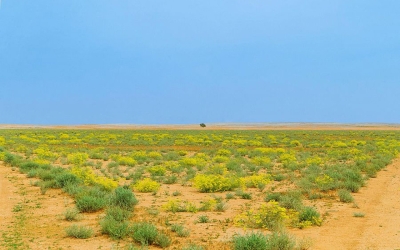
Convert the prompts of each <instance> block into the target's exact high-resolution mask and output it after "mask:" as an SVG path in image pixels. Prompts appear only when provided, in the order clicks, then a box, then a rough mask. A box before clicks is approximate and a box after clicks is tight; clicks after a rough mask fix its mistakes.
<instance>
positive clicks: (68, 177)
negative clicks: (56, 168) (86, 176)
mask: <svg viewBox="0 0 400 250" xmlns="http://www.w3.org/2000/svg"><path fill="white" fill-rule="evenodd" d="M56 183H57V186H58V187H60V188H63V187H65V186H66V185H68V184H71V185H77V184H79V183H80V180H79V179H78V177H76V176H75V175H73V174H71V173H63V174H61V175H58V176H57V177H56Z"/></svg>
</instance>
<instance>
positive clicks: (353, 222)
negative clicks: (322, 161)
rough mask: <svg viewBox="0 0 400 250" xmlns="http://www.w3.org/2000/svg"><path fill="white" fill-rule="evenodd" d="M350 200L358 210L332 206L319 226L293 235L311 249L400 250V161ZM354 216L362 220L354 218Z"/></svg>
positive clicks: (397, 160) (349, 207)
mask: <svg viewBox="0 0 400 250" xmlns="http://www.w3.org/2000/svg"><path fill="white" fill-rule="evenodd" d="M353 197H354V199H355V203H356V204H357V206H358V208H357V207H355V206H354V204H352V203H350V204H344V205H342V206H340V207H332V209H331V211H330V214H329V216H328V217H327V220H326V221H325V222H324V223H323V225H322V226H321V227H319V228H315V227H314V228H308V229H303V230H294V231H292V233H293V234H295V235H296V236H298V237H299V238H301V237H308V238H311V239H312V241H313V247H312V249H332V250H333V249H354V250H375V249H379V250H383V249H392V250H393V249H400V224H399V222H400V159H399V158H398V159H395V160H394V161H393V163H392V164H390V165H389V166H387V167H386V168H385V169H384V170H382V171H381V172H379V173H378V175H377V178H373V179H370V180H369V181H368V183H367V186H366V187H364V188H361V189H360V191H359V192H358V193H355V194H354V195H353ZM354 213H363V214H365V217H354Z"/></svg>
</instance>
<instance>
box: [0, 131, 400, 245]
mask: <svg viewBox="0 0 400 250" xmlns="http://www.w3.org/2000/svg"><path fill="white" fill-rule="evenodd" d="M199 130H201V131H199ZM397 130H400V126H398V125H385V124H381V125H380V124H362V125H359V124H355V125H354V124H348V125H346V124H344V125H340V124H339V125H338V124H252V125H248V124H246V125H241V124H229V125H225V124H214V125H207V127H206V128H200V127H199V126H198V125H185V126H182V125H159V126H139V125H138V126H131V125H82V126H29V125H24V126H19V125H0V144H1V143H2V145H3V148H4V150H7V151H9V152H11V153H13V154H14V157H16V158H18V159H19V161H20V162H19V163H18V165H13V166H14V167H12V166H10V165H12V164H9V165H6V164H3V163H2V162H0V211H1V214H0V239H1V241H2V242H0V249H126V246H127V245H130V244H134V245H135V246H136V247H138V246H139V244H138V242H137V241H136V242H135V241H134V240H133V239H132V238H131V237H130V236H129V237H128V236H125V237H124V238H123V240H121V241H118V240H115V239H114V240H112V239H111V238H110V236H109V235H106V234H104V233H102V226H101V223H99V222H101V221H102V219H104V218H105V217H106V213H107V211H108V207H105V208H104V207H103V208H101V209H100V210H96V211H95V212H90V213H88V212H84V211H81V213H80V215H79V218H80V219H79V220H78V221H76V222H70V221H66V220H65V219H64V213H65V211H67V210H68V209H72V208H75V207H77V205H76V202H77V199H78V198H76V197H74V196H73V195H72V194H71V193H70V194H67V193H66V192H68V191H65V192H64V191H62V190H61V189H59V188H54V186H51V187H50V188H48V189H47V188H46V189H44V185H47V184H51V183H53V184H51V185H54V183H55V178H56V175H55V173H57V172H56V171H53V170H56V169H55V168H58V169H59V170H61V171H64V172H65V173H72V174H73V175H75V176H77V178H82V180H85V183H83V181H82V182H80V184H79V185H80V188H83V189H82V190H84V189H85V188H87V190H91V189H93V190H94V189H95V188H99V187H103V188H106V186H105V185H113V189H109V190H108V191H107V192H109V193H104V195H108V194H110V193H112V192H113V190H114V189H115V187H117V186H123V185H125V187H128V188H129V190H132V191H133V192H134V195H135V196H136V198H137V200H138V201H139V203H138V204H137V205H136V206H135V208H134V211H133V213H132V215H133V216H132V217H130V218H129V219H127V221H126V222H127V223H131V224H135V223H139V222H143V221H145V222H149V223H152V224H153V225H156V227H157V228H158V230H159V231H160V232H162V233H165V234H166V235H167V236H168V237H169V238H170V239H171V240H172V245H171V247H170V248H168V249H182V247H184V246H188V245H189V244H191V243H195V244H196V245H201V246H204V247H205V249H215V248H218V249H220V250H223V249H231V246H232V245H231V243H230V242H231V240H232V238H233V237H234V236H235V235H236V234H241V235H243V234H247V233H249V232H252V231H255V232H263V233H269V231H268V230H266V229H265V228H268V229H270V230H271V231H272V230H273V229H271V228H269V227H265V226H256V227H254V225H253V226H252V225H251V224H240V223H249V221H250V220H249V218H250V217H246V219H245V220H244V221H246V220H248V221H247V222H239V220H238V218H240V216H244V214H246V212H247V211H251V210H253V211H254V212H259V211H261V207H262V206H264V205H265V204H268V206H269V205H270V204H271V203H270V202H269V201H270V200H271V199H269V198H268V197H276V198H273V199H272V200H276V201H277V204H278V203H279V206H280V208H282V209H283V210H285V213H286V214H287V215H288V217H287V219H286V221H285V228H286V230H287V232H288V233H289V234H291V235H293V236H295V238H296V239H297V241H298V242H299V241H303V242H309V243H310V244H305V245H310V246H311V247H309V248H304V249H356V250H361V249H368V250H372V249H400V227H399V226H398V222H399V221H400V212H399V211H400V158H399V157H398V152H399V150H400V134H399V132H397ZM203 131H204V132H203ZM2 150H3V149H1V150H0V157H2V159H3V160H4V159H5V158H4V157H5V154H6V153H5V152H2ZM396 155H397V156H396ZM24 161H28V162H30V163H32V164H36V165H34V166H36V168H35V169H28V170H26V169H25V171H24V173H22V172H20V169H19V168H20V167H21V164H22V162H24ZM48 164H51V166H50V165H48ZM387 164H388V165H387ZM46 166H50V168H47V167H46ZM53 168H54V169H53ZM85 169H86V170H87V171H89V172H88V173H89V175H92V176H93V177H90V178H92V179H91V181H92V182H91V184H87V183H86V181H87V180H88V179H85V178H87V176H86V177H85V174H84V172H82V171H83V170H85ZM86 170H85V171H86ZM21 171H22V170H21ZM64 172H63V173H64ZM198 176H200V177H201V176H203V177H204V178H209V179H207V181H210V180H211V179H210V178H213V176H214V177H215V176H216V177H217V178H218V179H225V180H229V185H232V187H231V188H226V189H221V190H219V189H215V190H212V191H202V190H201V187H200V186H198V183H199V182H196V177H198ZM45 178H46V179H45ZM229 178H230V179H229ZM262 178H267V179H262ZM145 180H149V181H153V184H155V185H158V188H156V189H155V191H154V190H153V191H142V190H140V189H139V187H138V186H137V185H138V183H140V182H142V181H145ZM236 181H241V183H242V184H241V185H239V184H238V185H237V186H234V185H236V184H233V183H236ZM255 181H257V183H258V184H252V183H253V182H254V183H256V182H255ZM264 181H265V182H264ZM196 183H197V184H196ZM132 191H130V192H132ZM339 191H346V192H347V194H348V195H350V197H352V198H354V201H350V202H348V203H346V202H345V201H343V200H342V197H340V195H339V193H340V192H339ZM80 192H81V193H82V194H83V193H84V191H80ZM85 192H86V191H85ZM296 192H297V193H296ZM246 195H247V196H248V197H247V198H246ZM107 197H108V196H107ZM228 197H230V198H228ZM296 197H297V198H296ZM339 197H340V198H339ZM285 199H286V200H285ZM171 202H172V203H173V202H176V204H175V205H176V206H178V207H179V209H180V210H181V211H178V212H176V211H173V210H169V209H170V208H171V204H172V203H171ZM207 202H209V204H210V205H209V207H208V208H205V209H204V207H205V206H206V204H208V203H207ZM272 202H274V201H272ZM168 204H169V205H168ZM177 204H178V205H177ZM218 206H220V207H219V208H218ZM306 208H312V209H313V210H314V211H316V212H317V213H318V216H321V217H318V218H321V221H322V225H321V226H318V225H319V223H318V222H315V221H314V220H313V219H312V218H311V217H310V218H309V219H307V220H304V221H303V222H304V223H312V224H304V225H306V226H304V228H303V226H302V224H301V222H302V221H301V220H300V216H299V214H300V213H302V212H303V211H304V209H306ZM190 209H192V210H190ZM202 216H203V217H207V222H205V223H199V222H198V221H199V218H200V217H202ZM246 216H249V215H246ZM243 218H244V217H242V219H243ZM313 218H314V217H313ZM315 218H317V217H315ZM74 223H76V224H78V225H84V226H89V227H91V228H92V229H93V230H94V234H93V236H92V237H90V238H88V239H74V238H71V237H67V235H66V232H65V229H66V228H68V227H70V226H71V225H72V224H74ZM131 224H130V225H131ZM173 225H182V226H184V228H185V230H188V231H189V232H190V236H189V237H182V236H179V235H178V234H177V233H176V232H175V231H173V229H172V226H173ZM251 227H254V228H256V229H249V228H251ZM245 228H247V229H245ZM257 228H258V229H257ZM260 228H264V229H260ZM300 228H302V229H300ZM149 248H150V249H161V248H159V247H157V246H155V245H151V246H150V247H149Z"/></svg>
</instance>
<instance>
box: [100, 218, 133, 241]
mask: <svg viewBox="0 0 400 250" xmlns="http://www.w3.org/2000/svg"><path fill="white" fill-rule="evenodd" d="M100 226H101V232H102V233H103V234H107V235H109V236H110V237H111V238H113V239H122V238H124V237H125V236H127V235H128V233H129V224H128V222H126V221H118V220H115V219H114V218H112V217H111V216H106V217H105V218H104V219H103V220H102V221H100Z"/></svg>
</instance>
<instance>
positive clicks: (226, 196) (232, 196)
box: [225, 193, 235, 200]
mask: <svg viewBox="0 0 400 250" xmlns="http://www.w3.org/2000/svg"><path fill="white" fill-rule="evenodd" d="M225 199H227V200H231V199H235V194H232V193H227V194H226V195H225Z"/></svg>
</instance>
